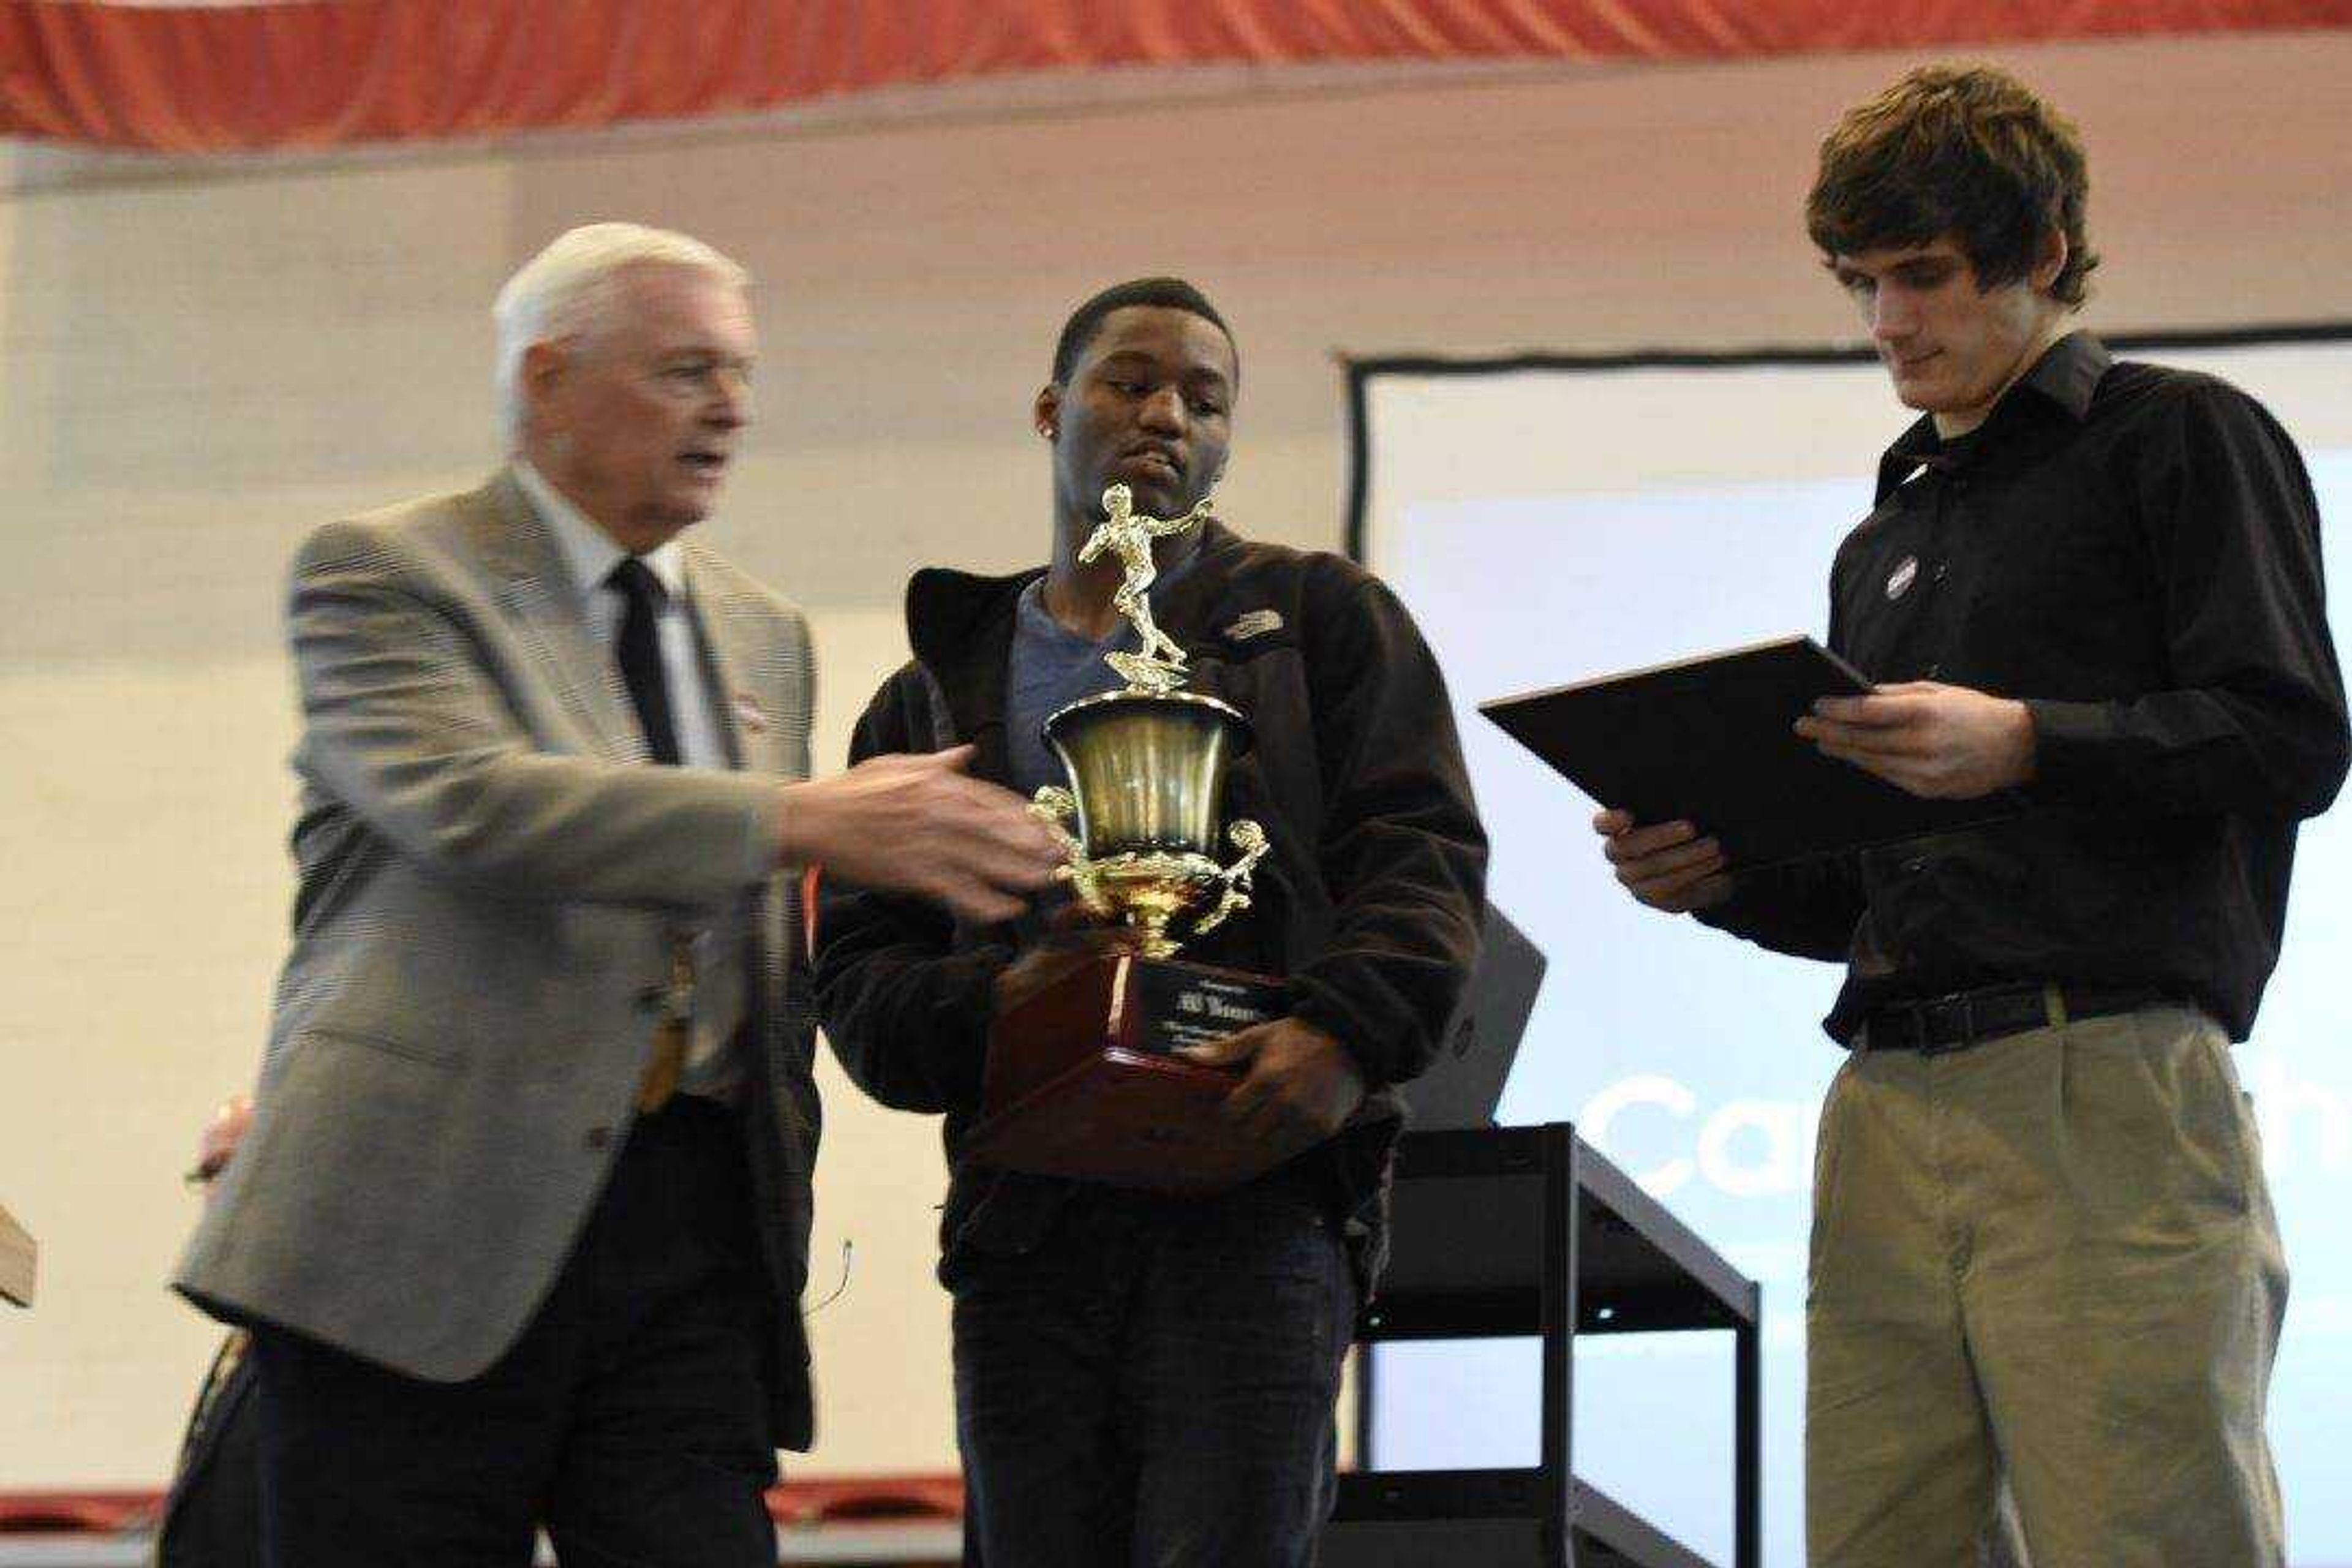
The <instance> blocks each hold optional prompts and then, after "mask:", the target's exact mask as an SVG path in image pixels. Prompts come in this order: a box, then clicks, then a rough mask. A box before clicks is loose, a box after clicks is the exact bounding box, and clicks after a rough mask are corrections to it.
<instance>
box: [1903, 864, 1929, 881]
mask: <svg viewBox="0 0 2352 1568" xmlns="http://www.w3.org/2000/svg"><path fill="white" fill-rule="evenodd" d="M1926 869H1927V862H1926V861H1925V860H1906V861H1904V862H1903V874H1904V875H1905V876H1906V877H1916V876H1917V875H1918V874H1919V873H1920V872H1922V871H1924V870H1926Z"/></svg>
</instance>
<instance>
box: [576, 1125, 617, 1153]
mask: <svg viewBox="0 0 2352 1568" xmlns="http://www.w3.org/2000/svg"><path fill="white" fill-rule="evenodd" d="M580 1144H581V1147H583V1148H584V1149H586V1150H587V1151H588V1152H590V1153H592V1154H595V1153H601V1152H604V1150H606V1149H609V1148H611V1147H612V1146H613V1130H612V1129H611V1128H609V1127H591V1128H590V1129H588V1131H585V1132H583V1133H582V1134H581V1135H580Z"/></svg>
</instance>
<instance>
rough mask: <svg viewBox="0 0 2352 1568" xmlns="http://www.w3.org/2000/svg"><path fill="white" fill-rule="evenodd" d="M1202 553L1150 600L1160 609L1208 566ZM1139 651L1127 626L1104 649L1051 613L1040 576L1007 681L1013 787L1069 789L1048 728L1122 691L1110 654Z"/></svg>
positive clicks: (1021, 618)
mask: <svg viewBox="0 0 2352 1568" xmlns="http://www.w3.org/2000/svg"><path fill="white" fill-rule="evenodd" d="M1200 554H1201V552H1199V551H1198V550H1197V549H1195V550H1192V551H1189V552H1186V554H1185V556H1184V559H1183V560H1181V561H1180V562H1178V563H1176V564H1175V565H1174V566H1171V567H1170V568H1168V569H1167V570H1166V571H1163V572H1161V573H1160V575H1159V577H1158V579H1157V580H1156V581H1154V582H1153V583H1152V584H1151V589H1150V593H1149V594H1148V595H1146V596H1147V597H1148V598H1150V601H1151V607H1152V608H1153V609H1154V610H1157V609H1159V607H1160V594H1161V592H1162V591H1163V590H1165V589H1166V588H1168V587H1169V586H1170V585H1171V584H1175V583H1179V582H1181V581H1182V580H1183V578H1184V575H1185V574H1186V573H1188V572H1190V571H1191V570H1192V563H1194V562H1195V561H1197V560H1199V559H1200ZM1138 646H1139V639H1138V638H1137V637H1136V635H1135V628H1134V627H1133V626H1129V625H1128V624H1127V623H1126V622H1124V621H1121V622H1120V623H1119V625H1118V628H1117V629H1116V630H1115V631H1113V632H1112V633H1111V635H1110V636H1109V637H1106V638H1105V639H1103V640H1102V641H1100V642H1096V641H1094V640H1093V639H1092V638H1090V637H1081V636H1080V635H1078V634H1077V633H1076V632H1074V631H1072V630H1070V629H1069V628H1068V627H1067V626H1064V625H1062V623H1061V622H1059V621H1057V620H1055V618H1054V616H1053V614H1052V612H1050V611H1048V610H1047V609H1046V608H1045V578H1043V577H1039V578H1037V579H1035V580H1034V582H1032V583H1031V584H1029V585H1028V586H1027V587H1025V588H1024V589H1022V590H1021V603H1020V606H1019V608H1018V609H1016V610H1015V611H1014V621H1013V653H1012V662H1011V665H1010V667H1009V668H1007V669H1006V670H1005V680H1004V743H1005V757H1006V764H1007V766H1008V768H1009V769H1010V771H1011V773H1012V778H1013V788H1014V789H1016V790H1018V791H1019V792H1020V793H1021V794H1023V795H1034V794H1035V793H1036V792H1037V790H1038V789H1039V788H1040V787H1041V786H1043V785H1045V784H1066V783H1067V782H1068V780H1067V779H1066V778H1065V777H1064V775H1063V772H1062V760H1061V758H1059V757H1057V756H1055V754H1054V752H1053V749H1052V748H1051V747H1049V746H1047V745H1046V744H1045V721H1046V720H1047V719H1049V718H1051V717H1053V716H1054V714H1055V713H1056V712H1059V711H1060V710H1062V709H1065V708H1066V707H1068V706H1069V705H1070V704H1071V703H1073V702H1076V701H1077V700H1079V699H1080V698H1083V697H1096V696H1099V695H1101V694H1102V693H1103V692H1106V691H1116V690H1118V689H1119V687H1120V686H1121V685H1123V684H1124V682H1122V681H1121V680H1120V679H1119V676H1118V671H1117V670H1115V669H1113V668H1111V667H1110V666H1109V665H1108V664H1105V663H1104V662H1103V656H1104V655H1105V654H1108V653H1127V652H1132V651H1133V650H1134V649H1135V648H1136V647H1138Z"/></svg>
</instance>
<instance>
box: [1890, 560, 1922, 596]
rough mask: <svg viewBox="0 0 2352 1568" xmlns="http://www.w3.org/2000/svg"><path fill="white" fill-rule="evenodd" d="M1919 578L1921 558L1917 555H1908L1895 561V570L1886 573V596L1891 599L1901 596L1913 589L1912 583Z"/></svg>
mask: <svg viewBox="0 0 2352 1568" xmlns="http://www.w3.org/2000/svg"><path fill="white" fill-rule="evenodd" d="M1918 580H1919V558H1918V557H1917V556H1916V555H1906V556H1905V557H1904V558H1903V559H1902V560H1901V561H1899V562H1897V563H1895V570H1894V571H1892V572H1890V573H1888V574H1886V596H1887V597H1888V598H1889V599H1899V598H1901V597H1902V596H1903V595H1906V594H1907V593H1909V592H1910V591H1911V584H1914V583H1916V582H1917V581H1918Z"/></svg>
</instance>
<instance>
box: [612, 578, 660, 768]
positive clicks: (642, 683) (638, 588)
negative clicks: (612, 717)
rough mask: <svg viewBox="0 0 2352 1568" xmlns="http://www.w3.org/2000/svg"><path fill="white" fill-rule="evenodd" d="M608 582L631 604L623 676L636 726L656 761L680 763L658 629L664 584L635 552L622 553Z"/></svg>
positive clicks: (625, 621) (625, 620)
mask: <svg viewBox="0 0 2352 1568" xmlns="http://www.w3.org/2000/svg"><path fill="white" fill-rule="evenodd" d="M604 582H605V584H607V585H608V586H609V587H611V588H612V590H613V591H614V593H616V594H618V595H621V602H622V603H623V605H625V606H626V608H625V610H624V611H623V612H622V615H621V647H620V654H621V679H623V680H624V681H626V682H627V683H628V688H629V705H630V706H631V707H633V708H635V710H637V727H638V728H639V729H641V730H643V731H645V732H646V751H647V752H650V753H651V754H652V756H653V759H654V761H656V762H657V763H675V762H677V730H675V729H673V728H672V727H671V725H670V720H669V683H668V682H667V680H665V679H662V657H661V640H660V638H659V637H656V635H655V633H654V621H655V617H656V616H658V615H659V614H660V611H661V591H662V590H661V584H658V583H656V581H654V574H653V573H652V572H650V571H648V570H647V569H646V563H644V562H642V561H640V560H638V559H637V558H636V557H635V556H634V555H625V556H623V557H622V558H621V563H620V564H619V565H618V566H615V567H614V568H613V571H612V574H611V575H610V576H608V577H606V578H605V579H604Z"/></svg>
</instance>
